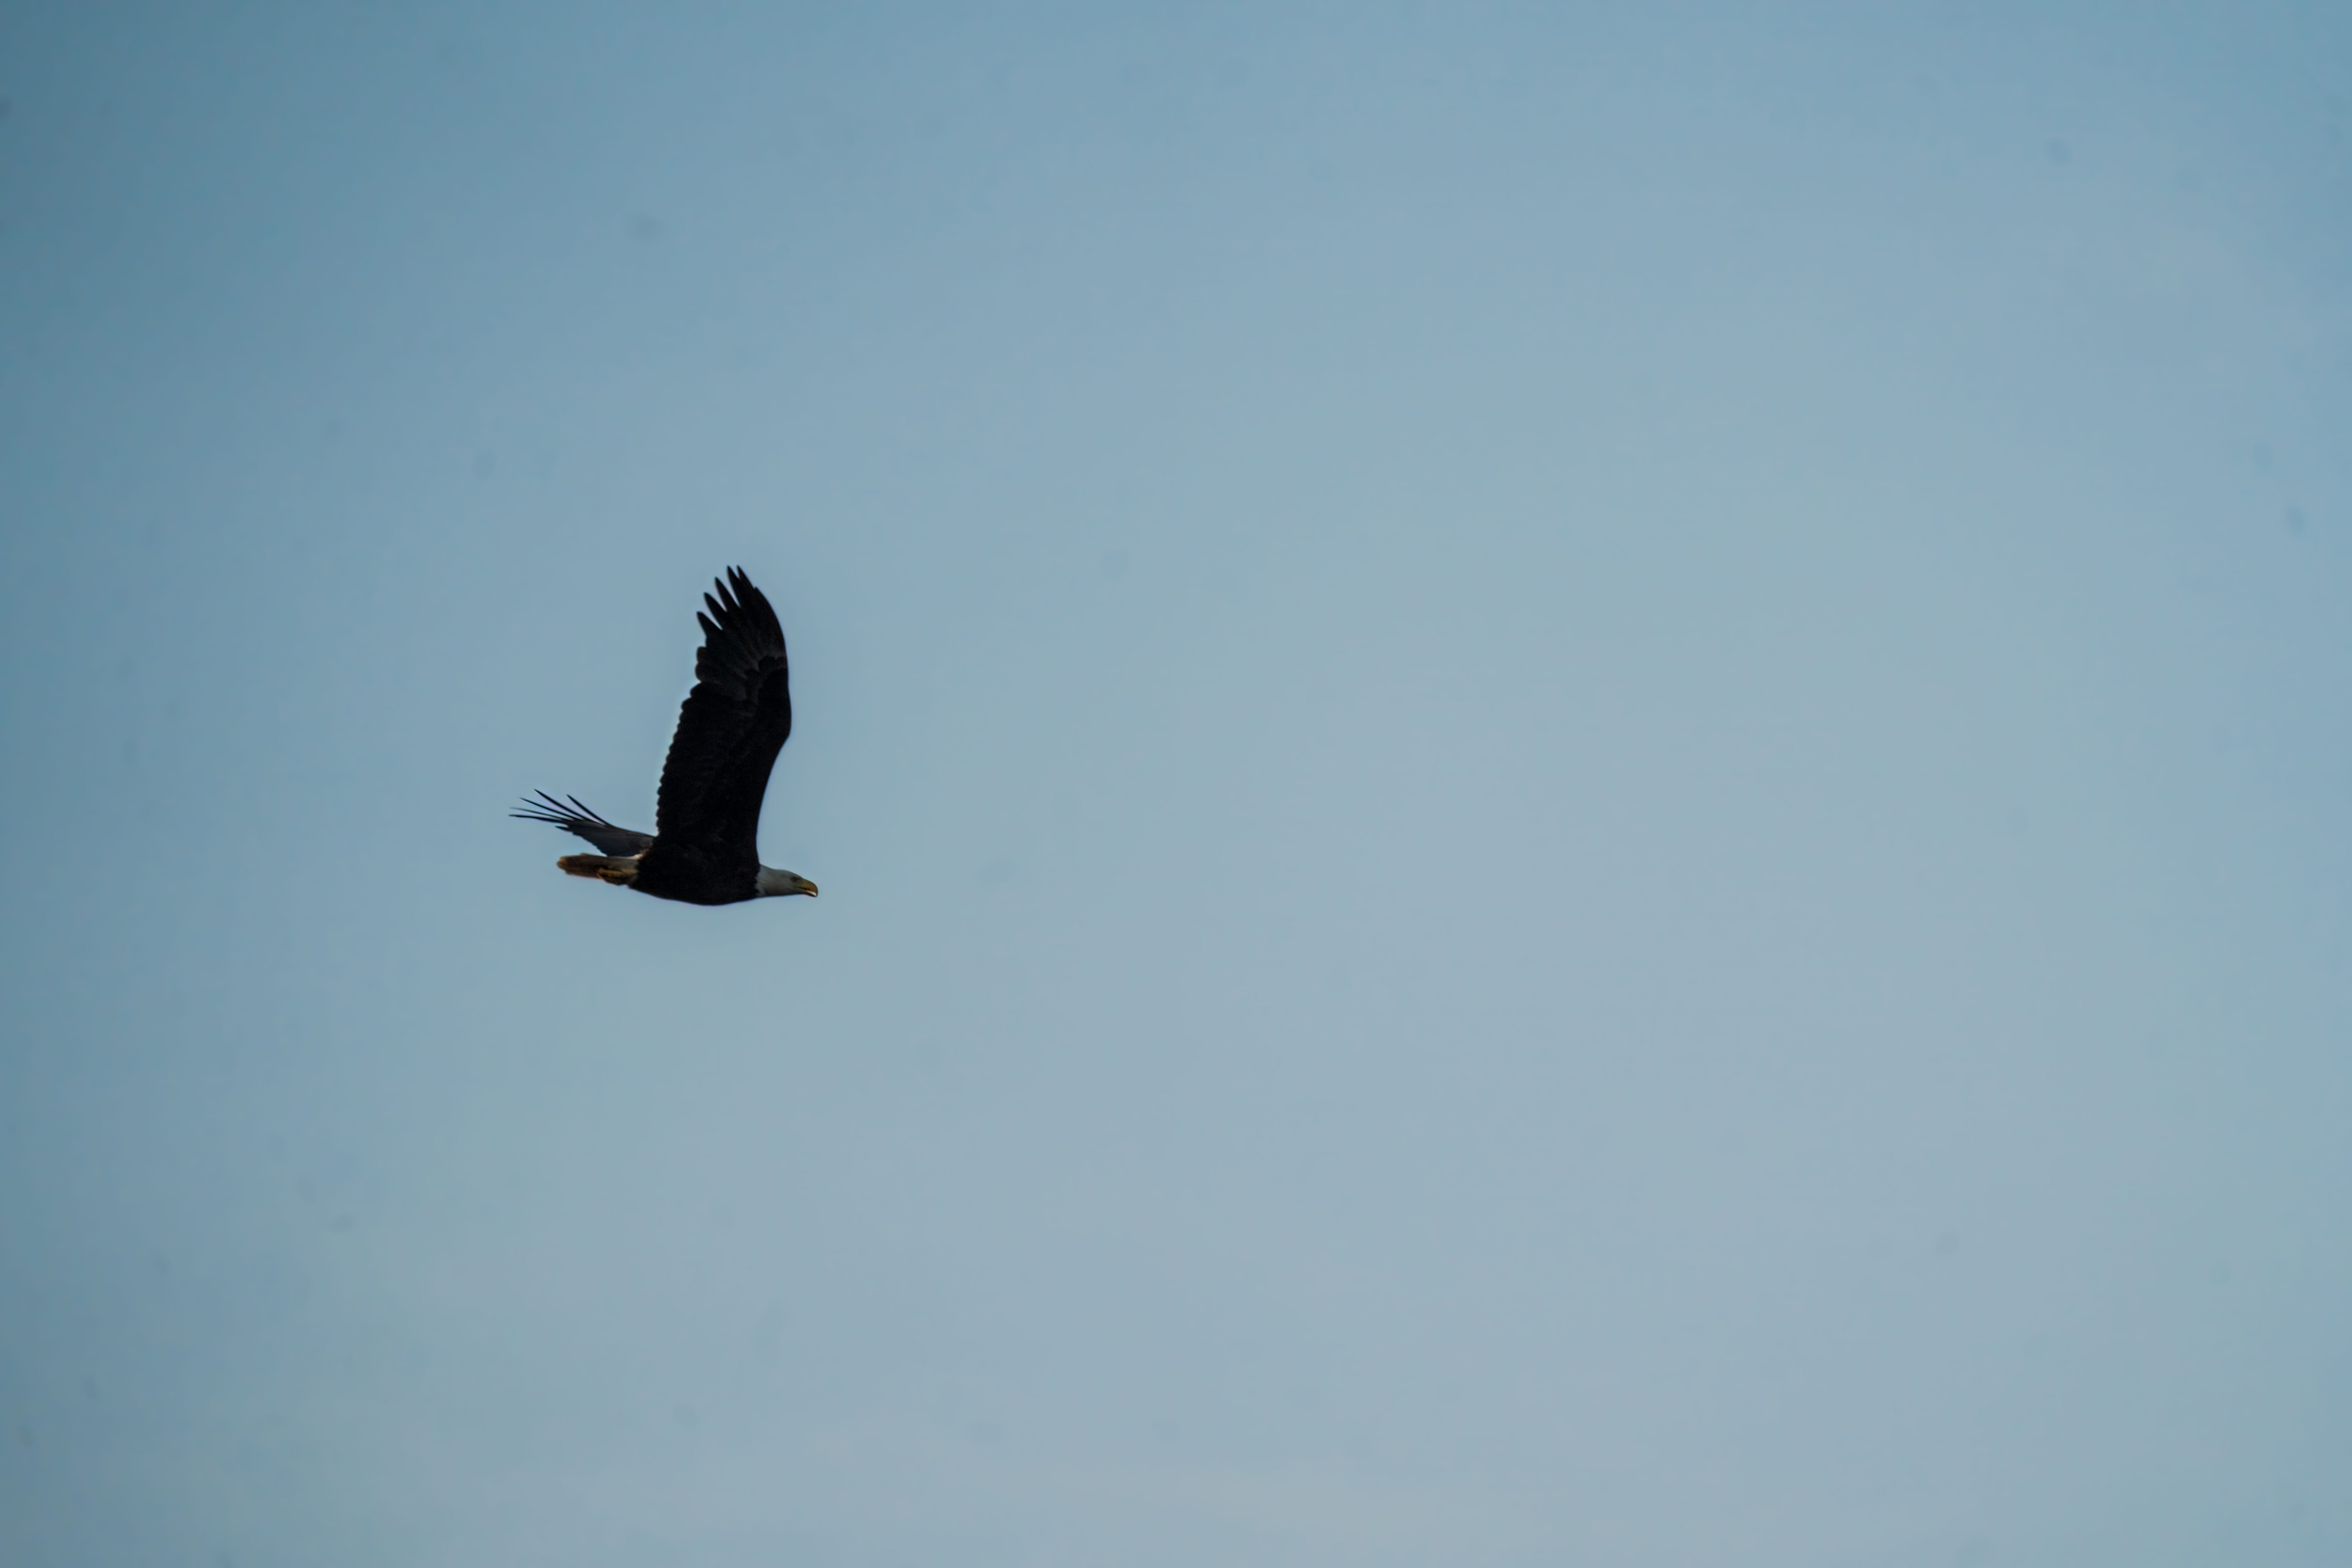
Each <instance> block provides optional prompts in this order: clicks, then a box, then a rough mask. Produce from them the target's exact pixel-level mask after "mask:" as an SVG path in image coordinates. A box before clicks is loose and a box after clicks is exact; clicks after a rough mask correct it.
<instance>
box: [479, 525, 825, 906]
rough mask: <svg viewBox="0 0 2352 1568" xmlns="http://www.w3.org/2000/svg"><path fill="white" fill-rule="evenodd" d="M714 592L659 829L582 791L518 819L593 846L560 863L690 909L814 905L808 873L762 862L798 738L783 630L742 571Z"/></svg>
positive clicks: (657, 805)
mask: <svg viewBox="0 0 2352 1568" xmlns="http://www.w3.org/2000/svg"><path fill="white" fill-rule="evenodd" d="M713 586H714V587H715V588H716V589H717V590H718V591H717V593H716V594H709V593H706V594H704V595H703V596H702V602H703V604H704V605H705V606H706V607H707V608H708V610H709V613H708V614H705V613H703V612H700V611H698V612H695V617H694V618H695V619H696V620H697V621H699V622H702V649H701V652H699V653H696V654H695V656H694V689H693V690H692V691H690V692H688V693H687V694H686V702H685V705H684V706H681V707H680V708H679V709H678V710H677V733H676V734H675V735H673V736H671V737H670V740H669V760H668V761H667V762H665V763H663V764H662V775H661V793H660V794H659V795H658V796H657V797H656V799H655V802H654V831H652V832H650V833H638V832H632V831H630V830H628V829H627V828H618V827H614V825H613V824H612V823H610V822H608V821H605V820H604V818H602V817H600V816H598V815H597V814H596V813H595V812H593V811H592V810H589V809H588V808H587V807H585V806H583V805H582V804H581V803H580V800H579V798H578V797H577V796H566V797H565V798H564V799H563V800H557V799H556V798H555V797H554V796H552V795H550V794H549V793H547V791H545V790H544V789H541V790H538V791H536V792H535V793H536V795H537V797H538V798H537V799H535V800H533V799H529V798H526V799H525V800H524V801H523V803H522V804H523V809H522V810H520V811H516V812H513V813H512V815H514V816H517V817H520V818H521V819H523V820H524V821H530V822H552V823H554V824H555V825H556V826H557V827H559V828H562V829H563V830H564V831H567V832H572V833H577V834H579V835H580V836H581V837H582V838H583V839H585V840H587V841H589V842H590V843H592V844H593V845H595V846H596V849H597V852H596V853H595V854H593V855H565V856H564V857H563V858H562V860H559V861H557V862H555V863H556V865H557V866H558V867H560V868H561V869H562V870H563V871H566V872H569V873H571V874H572V875H573V876H593V877H595V878H597V879H599V880H600V881H604V882H609V883H614V884H616V885H618V886H621V887H634V888H635V889H636V890H637V891H638V892H639V893H650V894H653V895H654V896H655V897H656V898H674V899H677V901H678V902H680V903H681V904H741V903H744V902H745V901H746V900H749V899H754V898H775V897H782V896H785V895H788V894H795V893H804V894H808V895H809V896H810V897H811V898H814V897H815V896H816V883H813V882H811V881H809V879H808V878H806V877H804V876H802V875H800V874H799V873H796V872H789V871H778V870H776V869H775V868H774V867H772V866H764V865H761V863H760V801H761V799H762V798H763V797H764V796H765V795H766V794H767V792H768V774H769V772H770V771H771V770H772V769H773V768H774V767H775V766H776V753H778V752H779V751H782V749H783V748H784V739H785V737H787V736H789V735H791V734H792V733H793V694H792V689H791V673H790V671H789V670H788V669H787V668H786V667H785V664H784V629H783V626H782V624H781V623H780V622H778V621H777V620H776V612H775V608H774V606H772V605H771V604H770V603H769V602H768V596H767V595H766V594H764V593H762V592H761V591H759V590H758V589H756V588H754V587H752V586H751V579H750V578H748V577H746V576H744V575H743V573H742V570H741V569H740V568H737V567H729V568H728V569H727V576H726V578H725V579H724V580H721V581H719V582H717V583H715V584H713ZM567 802H568V803H567Z"/></svg>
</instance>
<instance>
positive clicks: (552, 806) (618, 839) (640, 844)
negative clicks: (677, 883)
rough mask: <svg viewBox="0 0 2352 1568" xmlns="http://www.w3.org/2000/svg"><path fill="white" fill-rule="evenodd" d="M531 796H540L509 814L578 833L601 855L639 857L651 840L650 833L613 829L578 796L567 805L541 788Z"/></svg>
mask: <svg viewBox="0 0 2352 1568" xmlns="http://www.w3.org/2000/svg"><path fill="white" fill-rule="evenodd" d="M534 793H536V794H537V795H538V796H539V799H538V800H528V799H526V800H524V801H523V803H522V807H523V809H522V810H520V811H510V812H509V813H508V815H509V816H514V817H520V818H521V819H522V820H523V821H526V822H553V823H554V824H555V825H556V826H557V827H559V828H562V830H563V831H566V832H568V833H577V834H579V835H580V836H581V837H582V838H583V839H586V840H587V841H589V842H590V843H592V844H594V845H595V846H596V849H597V852H598V853H600V854H608V855H624V856H626V855H641V854H643V853H645V852H646V846H647V845H648V844H651V843H652V842H653V841H654V836H653V835H652V834H651V833H638V832H632V831H630V830H628V829H627V828H616V827H614V825H613V824H612V823H610V822H608V821H605V820H604V818H602V817H600V816H598V815H597V814H596V813H595V812H593V811H592V810H589V809H588V808H587V807H585V806H583V805H582V804H581V803H580V800H579V798H578V797H577V796H572V797H568V798H567V799H569V800H570V801H571V803H570V804H569V805H566V804H565V803H564V802H563V801H562V800H557V799H556V798H555V797H554V796H552V795H551V794H549V793H548V792H547V791H546V790H544V789H540V790H536V791H534Z"/></svg>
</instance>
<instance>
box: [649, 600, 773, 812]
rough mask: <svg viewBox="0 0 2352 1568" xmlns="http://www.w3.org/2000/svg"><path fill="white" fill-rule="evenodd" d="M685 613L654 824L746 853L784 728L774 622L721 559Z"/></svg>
mask: <svg viewBox="0 0 2352 1568" xmlns="http://www.w3.org/2000/svg"><path fill="white" fill-rule="evenodd" d="M713 586H714V588H715V589H716V592H715V593H707V594H705V595H703V600H702V602H703V605H704V607H705V608H704V609H703V610H700V611H698V612H695V621H696V622H697V623H698V625H700V626H701V628H702V646H701V648H700V649H699V650H698V652H697V653H696V654H695V658H694V677H695V686H694V689H693V690H692V691H691V692H688V694H687V697H686V701H685V703H684V704H683V705H682V706H680V707H679V709H678V715H677V733H676V734H675V735H673V736H672V737H671V738H670V743H669V758H668V760H667V762H666V763H664V764H663V766H662V780H661V796H660V800H659V802H658V804H657V805H656V809H655V831H656V832H657V833H658V834H660V835H661V837H663V838H664V839H669V838H672V837H677V838H681V839H687V840H694V841H699V842H701V843H702V844H703V845H704V846H705V847H706V848H707V849H709V850H711V851H713V852H723V853H725V854H729V855H736V856H741V855H749V856H754V857H756V855H757V853H758V847H757V841H758V837H759V829H760V805H761V800H763V799H764V798H765V797H766V794H767V789H768V774H769V772H770V770H771V769H772V768H774V767H775V763H776V753H777V752H778V751H780V750H782V748H783V744H784V741H785V738H786V737H789V736H790V735H791V734H792V730H793V703H792V692H791V676H790V671H789V669H788V667H787V664H786V661H785V655H784V629H783V626H782V623H781V622H778V621H777V619H776V612H775V607H774V606H773V605H772V604H770V603H769V602H768V597H767V595H766V594H763V593H761V591H759V590H758V589H757V588H755V587H753V586H752V585H751V579H750V578H748V577H746V576H744V575H743V573H742V570H740V568H734V567H730V568H729V569H728V571H727V575H726V577H725V578H723V579H721V580H719V582H717V583H715V584H714V585H713Z"/></svg>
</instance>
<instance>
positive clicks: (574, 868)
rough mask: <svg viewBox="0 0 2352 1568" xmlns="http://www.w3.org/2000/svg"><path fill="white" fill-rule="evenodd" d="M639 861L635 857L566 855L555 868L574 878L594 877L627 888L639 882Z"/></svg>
mask: <svg viewBox="0 0 2352 1568" xmlns="http://www.w3.org/2000/svg"><path fill="white" fill-rule="evenodd" d="M637 859H638V857H637V856H635V855H565V856H564V857H563V858H562V860H560V861H557V862H555V867H556V869H557V870H558V871H562V872H565V873H569V874H571V875H572V876H593V877H595V878H597V879H598V880H599V881H602V882H609V883H613V884H614V886H616V887H626V886H628V885H629V883H633V882H635V881H636V880H637Z"/></svg>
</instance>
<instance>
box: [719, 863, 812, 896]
mask: <svg viewBox="0 0 2352 1568" xmlns="http://www.w3.org/2000/svg"><path fill="white" fill-rule="evenodd" d="M739 874H740V873H739ZM735 885H736V886H738V887H740V886H742V885H743V884H742V883H740V882H739V883H736V884H735ZM759 886H760V896H761V898H784V897H788V896H789V895H791V894H795V893H805V894H808V895H809V896H810V897H811V898H814V897H815V896H816V883H813V882H811V881H810V880H809V879H808V878H806V877H804V876H803V875H801V874H800V873H798V872H793V871H778V870H777V869H776V868H775V867H774V866H772V865H763V866H761V868H760V883H759Z"/></svg>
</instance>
